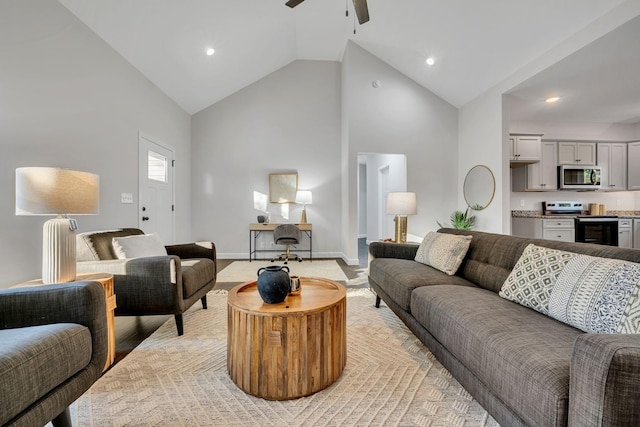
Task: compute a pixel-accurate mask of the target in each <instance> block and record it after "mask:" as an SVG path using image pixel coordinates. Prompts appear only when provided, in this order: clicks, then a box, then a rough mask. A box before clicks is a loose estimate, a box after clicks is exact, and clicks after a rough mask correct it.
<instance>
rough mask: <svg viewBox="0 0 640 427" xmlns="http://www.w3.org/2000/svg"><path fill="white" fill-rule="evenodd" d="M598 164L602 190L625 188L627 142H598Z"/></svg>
mask: <svg viewBox="0 0 640 427" xmlns="http://www.w3.org/2000/svg"><path fill="white" fill-rule="evenodd" d="M597 154H598V166H600V170H601V176H600V183H601V185H602V189H603V190H608V191H615V190H617V191H620V190H626V189H627V144H626V143H617V142H616V143H609V142H607V143H598V144H597Z"/></svg>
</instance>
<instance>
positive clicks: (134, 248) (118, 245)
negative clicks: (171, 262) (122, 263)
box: [112, 233, 167, 259]
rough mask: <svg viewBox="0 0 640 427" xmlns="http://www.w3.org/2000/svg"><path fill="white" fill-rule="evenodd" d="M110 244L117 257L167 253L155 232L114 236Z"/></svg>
mask: <svg viewBox="0 0 640 427" xmlns="http://www.w3.org/2000/svg"><path fill="white" fill-rule="evenodd" d="M112 244H113V251H114V252H115V253H116V256H117V257H118V259H128V258H143V257H151V256H166V255H167V249H166V248H165V247H164V245H163V244H162V242H161V241H160V237H159V236H158V235H157V234H155V233H153V234H136V235H133V236H126V237H114V238H113V240H112Z"/></svg>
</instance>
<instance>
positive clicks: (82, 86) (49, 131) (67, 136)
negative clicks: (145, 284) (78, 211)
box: [0, 0, 191, 287]
mask: <svg viewBox="0 0 640 427" xmlns="http://www.w3.org/2000/svg"><path fill="white" fill-rule="evenodd" d="M0 16H1V17H2V19H1V21H2V25H0V144H1V146H2V156H0V176H1V179H0V194H2V197H3V203H2V204H1V206H0V241H1V242H2V244H1V245H0V266H1V270H2V276H0V287H8V286H10V285H11V284H15V283H18V282H21V281H24V280H27V279H33V278H38V277H40V276H41V268H42V267H41V265H42V261H41V259H42V225H43V223H44V221H45V220H46V219H47V217H28V216H15V206H14V198H15V178H14V175H15V169H16V168H17V167H21V166H57V167H65V168H72V169H79V170H85V171H89V172H93V173H97V174H98V175H100V183H101V189H100V205H101V206H100V208H101V209H100V214H99V215H97V216H81V217H78V218H77V219H78V221H79V226H80V231H86V230H95V229H106V228H114V227H124V226H137V224H138V214H137V209H138V204H137V203H138V198H137V193H138V172H137V171H138V164H137V162H138V132H143V133H145V134H146V135H148V136H150V137H152V138H154V139H155V140H157V141H159V142H162V143H163V144H166V145H170V146H172V147H173V148H174V149H175V150H176V159H177V164H178V167H177V170H176V186H175V188H176V195H177V199H176V205H177V211H176V233H175V235H176V240H177V241H183V240H187V239H189V238H190V237H191V230H190V216H191V211H190V209H191V199H190V192H189V188H190V174H189V163H190V162H191V157H190V139H191V136H190V117H189V115H188V114H187V113H186V112H184V111H183V110H182V109H181V108H179V107H178V106H177V105H176V104H175V103H174V102H173V101H171V100H170V99H169V98H168V97H167V96H166V95H165V94H164V93H162V92H161V91H160V90H159V89H158V88H156V87H155V86H154V85H153V84H152V83H151V82H150V81H148V80H147V79H146V78H145V77H143V76H142V75H141V74H140V73H139V72H138V71H137V70H136V69H135V68H133V67H132V66H131V65H130V64H129V63H128V62H126V61H125V60H124V59H123V58H122V57H121V56H120V55H118V54H117V53H116V52H115V51H113V49H111V48H110V47H109V46H108V45H107V44H106V43H105V42H104V41H102V40H101V39H100V38H99V37H98V36H97V35H95V34H94V33H93V32H92V31H91V30H89V29H88V28H87V27H86V26H85V25H84V24H82V23H81V22H80V21H78V20H77V19H76V18H75V17H74V16H73V15H72V14H71V13H70V12H69V11H68V10H67V9H66V8H64V7H63V6H62V5H60V4H59V3H58V2H57V1H48V0H29V1H2V2H0ZM122 192H126V193H133V194H134V204H132V205H131V204H121V203H120V193H122Z"/></svg>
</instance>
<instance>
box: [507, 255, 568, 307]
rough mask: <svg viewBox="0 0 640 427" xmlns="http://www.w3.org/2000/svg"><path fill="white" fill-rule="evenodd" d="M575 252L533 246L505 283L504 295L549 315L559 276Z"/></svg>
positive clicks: (522, 256) (519, 261) (521, 257)
mask: <svg viewBox="0 0 640 427" xmlns="http://www.w3.org/2000/svg"><path fill="white" fill-rule="evenodd" d="M575 256H577V254H575V253H573V252H566V251H561V250H558V249H551V248H545V247H543V246H536V245H534V244H533V243H531V244H529V245H528V246H527V247H526V248H525V249H524V251H523V252H522V255H521V256H520V259H518V262H517V263H516V265H515V266H514V267H513V270H511V273H510V274H509V276H508V277H507V280H505V281H504V284H503V285H502V289H501V290H500V296H501V297H502V298H505V299H508V300H510V301H513V302H516V303H518V304H520V305H524V306H525V307H529V308H532V309H534V310H536V311H539V312H540V313H542V314H548V312H549V298H550V297H551V291H552V289H553V287H554V285H555V283H556V280H557V278H558V275H559V274H560V272H561V271H562V269H563V268H564V266H565V265H566V263H567V262H568V261H569V260H570V259H572V258H573V257H575Z"/></svg>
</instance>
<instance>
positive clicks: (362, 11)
mask: <svg viewBox="0 0 640 427" xmlns="http://www.w3.org/2000/svg"><path fill="white" fill-rule="evenodd" d="M303 1H304V0H289V1H287V2H286V3H285V5H287V6H289V7H290V8H292V9H293V8H294V7H296V6H297V5H299V4H300V3H302V2H303ZM353 8H354V9H355V10H356V16H357V17H358V22H359V23H360V25H362V24H364V23H366V22H369V7H368V6H367V0H353ZM347 16H349V14H348V13H347Z"/></svg>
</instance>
